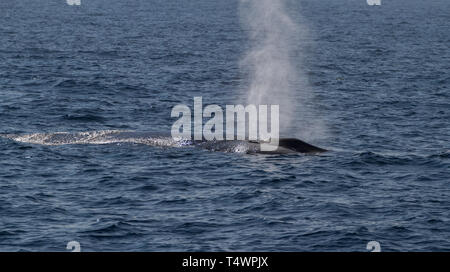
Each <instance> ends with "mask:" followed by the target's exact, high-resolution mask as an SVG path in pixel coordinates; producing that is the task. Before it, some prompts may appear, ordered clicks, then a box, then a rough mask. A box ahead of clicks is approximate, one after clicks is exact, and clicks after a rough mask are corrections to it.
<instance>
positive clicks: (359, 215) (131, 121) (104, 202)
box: [0, 0, 450, 251]
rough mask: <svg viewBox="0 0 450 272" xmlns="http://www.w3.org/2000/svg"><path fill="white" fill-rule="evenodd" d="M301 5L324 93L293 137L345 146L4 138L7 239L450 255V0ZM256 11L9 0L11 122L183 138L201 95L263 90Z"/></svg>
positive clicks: (1, 160)
mask: <svg viewBox="0 0 450 272" xmlns="http://www.w3.org/2000/svg"><path fill="white" fill-rule="evenodd" d="M286 5H287V7H288V8H287V10H288V13H289V16H290V17H291V18H292V20H293V21H295V22H296V23H297V24H298V26H299V27H301V29H302V30H305V33H306V32H307V33H308V35H305V36H301V37H297V38H298V43H299V44H298V47H297V46H295V45H294V46H293V48H294V49H293V51H292V52H291V56H290V58H291V59H290V62H291V63H292V64H293V65H294V66H296V67H297V70H298V71H299V74H301V76H299V81H300V80H301V81H302V82H303V81H306V82H308V84H302V85H301V86H302V87H301V88H300V87H299V88H298V90H297V91H298V96H304V95H305V91H304V89H303V88H307V89H308V91H307V94H308V96H309V98H308V99H307V102H305V103H300V104H298V105H297V107H296V112H295V114H293V116H294V118H293V119H292V121H291V122H292V124H291V127H290V130H289V131H288V132H285V133H286V135H285V136H290V137H300V138H301V139H303V140H306V141H308V142H310V143H312V144H315V145H318V146H321V147H324V148H327V149H329V150H330V151H329V152H327V153H324V154H321V155H249V154H242V153H239V152H238V153H233V152H211V151H208V150H202V149H196V148H183V147H157V146H150V145H146V144H142V143H133V142H131V143H130V142H121V143H101V144H95V143H93V144H84V143H77V144H70V145H43V144H41V143H39V142H36V141H30V140H28V141H15V140H13V139H11V137H10V138H8V137H6V138H0V150H1V151H0V251H67V250H66V245H67V243H68V242H69V241H77V242H79V243H80V245H81V250H82V251H367V250H366V245H367V243H368V242H369V241H378V242H379V243H380V245H381V250H382V251H438V250H439V251H448V250H450V227H449V226H450V224H449V223H450V188H449V185H450V143H449V138H450V125H449V120H450V93H449V81H450V50H449V44H450V13H449V10H450V2H449V1H448V0H434V1H419V0H408V1H406V0H390V1H389V0H385V1H382V5H381V6H369V5H367V3H366V1H365V0H341V1H332V0H321V1H316V0H303V1H286ZM241 16H242V14H241V13H240V12H239V2H238V1H237V0H227V1H218V0H213V1H211V0H195V1H176V0H151V1H148V0H135V1H118V0H82V3H81V6H69V5H67V4H66V3H65V1H64V0H58V1H56V0H52V1H31V0H2V1H1V2H0V134H15V135H17V134H20V135H22V134H33V135H34V138H33V139H38V140H39V139H41V140H42V135H41V133H47V134H46V135H54V134H53V133H55V132H68V133H77V132H83V133H84V132H89V133H90V134H88V135H92V134H94V135H96V134H95V133H101V131H105V130H108V131H116V130H119V131H138V132H166V133H169V132H170V127H171V125H172V124H173V122H174V121H175V119H174V118H171V117H170V112H171V109H172V107H173V106H175V105H176V104H179V103H184V104H188V105H192V103H193V97H194V96H202V97H203V101H204V103H205V104H219V105H225V104H235V103H236V102H241V103H245V102H246V101H242V100H241V98H242V97H243V95H245V92H246V90H247V89H248V85H249V76H248V75H247V74H246V72H245V69H243V68H242V59H243V57H244V56H245V54H246V52H248V50H249V48H250V47H251V43H250V42H249V39H248V33H247V32H246V31H247V30H246V29H245V27H243V25H242V20H241V19H242V18H241ZM301 33H304V32H303V31H302V32H301ZM299 86H300V85H299ZM300 98H303V97H300ZM318 124H319V125H318ZM36 133H38V134H36Z"/></svg>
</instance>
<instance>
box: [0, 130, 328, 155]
mask: <svg viewBox="0 0 450 272" xmlns="http://www.w3.org/2000/svg"><path fill="white" fill-rule="evenodd" d="M0 136H2V137H4V138H8V139H11V140H14V141H17V142H23V143H30V144H41V145H68V144H113V143H134V144H144V145H149V146H160V147H189V146H192V147H198V148H202V149H206V150H211V151H220V152H231V153H247V154H258V153H259V154H293V153H305V154H314V153H322V152H325V151H326V150H325V149H322V148H319V147H316V146H313V145H310V144H308V143H305V142H303V141H301V140H299V139H295V138H281V139H279V141H278V146H277V148H276V149H275V150H274V151H263V150H261V142H259V141H247V140H232V141H229V140H226V141H225V140H222V141H217V140H214V141H206V140H199V141H198V140H190V139H183V138H179V139H176V138H175V139H174V138H172V137H170V136H167V135H166V136H164V135H161V134H158V133H150V132H134V131H117V130H106V131H89V132H78V133H68V132H56V133H34V134H2V135H0Z"/></svg>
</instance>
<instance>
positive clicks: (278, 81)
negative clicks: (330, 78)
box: [240, 0, 324, 139]
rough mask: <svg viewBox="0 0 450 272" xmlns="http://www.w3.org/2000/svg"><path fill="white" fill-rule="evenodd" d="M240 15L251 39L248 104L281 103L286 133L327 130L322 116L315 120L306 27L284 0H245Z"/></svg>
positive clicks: (312, 135)
mask: <svg viewBox="0 0 450 272" xmlns="http://www.w3.org/2000/svg"><path fill="white" fill-rule="evenodd" d="M295 3H296V4H297V5H299V3H298V2H295ZM295 14H296V15H295V16H296V19H301V17H300V16H301V15H300V14H298V12H297V13H295ZM240 18H241V24H242V26H243V28H244V30H245V31H247V33H248V35H249V42H250V47H249V49H248V51H247V52H246V54H245V57H244V58H243V60H242V63H241V65H242V67H243V70H244V71H245V72H246V73H247V74H248V75H249V86H248V90H247V92H246V95H247V97H246V99H247V104H255V105H276V104H278V105H280V133H281V134H282V135H289V136H291V137H293V136H297V137H303V138H306V139H313V138H316V137H320V135H323V134H324V133H323V131H324V129H323V125H322V121H320V120H312V118H314V117H312V116H314V114H312V111H313V110H312V109H311V108H308V104H309V102H310V98H311V89H310V86H309V84H308V83H307V78H306V76H305V75H304V73H303V71H302V69H301V66H302V65H301V62H302V51H303V50H302V45H303V42H304V41H305V40H306V39H307V38H308V31H307V28H306V26H304V25H302V24H301V23H300V22H299V21H300V20H296V21H294V20H293V19H292V18H291V16H290V15H289V13H288V11H287V7H286V1H285V0H240ZM299 67H300V69H299ZM299 128H301V129H299ZM319 134H320V135H319Z"/></svg>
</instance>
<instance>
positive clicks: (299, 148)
mask: <svg viewBox="0 0 450 272" xmlns="http://www.w3.org/2000/svg"><path fill="white" fill-rule="evenodd" d="M278 146H279V147H282V148H286V149H290V150H293V151H296V152H300V153H318V152H325V151H327V150H325V149H322V148H320V147H317V146H313V145H311V144H308V143H305V142H303V141H301V140H299V139H295V138H281V139H280V140H279V143H278Z"/></svg>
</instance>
